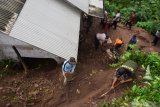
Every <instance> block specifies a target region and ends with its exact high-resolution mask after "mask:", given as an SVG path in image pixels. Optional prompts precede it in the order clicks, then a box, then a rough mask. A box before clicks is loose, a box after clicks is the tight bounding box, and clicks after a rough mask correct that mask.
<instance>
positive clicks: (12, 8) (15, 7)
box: [0, 0, 23, 34]
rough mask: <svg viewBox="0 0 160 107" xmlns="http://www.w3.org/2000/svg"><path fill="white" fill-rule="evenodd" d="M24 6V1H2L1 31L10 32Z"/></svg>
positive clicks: (0, 2)
mask: <svg viewBox="0 0 160 107" xmlns="http://www.w3.org/2000/svg"><path fill="white" fill-rule="evenodd" d="M22 7H23V3H22V2H19V1H16V0H1V1H0V31H1V32H4V33H7V34H8V33H9V32H10V30H11V28H12V26H13V24H14V22H15V21H16V18H17V16H18V14H19V13H20V11H21V9H22Z"/></svg>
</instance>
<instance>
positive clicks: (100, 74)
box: [0, 18, 159, 107]
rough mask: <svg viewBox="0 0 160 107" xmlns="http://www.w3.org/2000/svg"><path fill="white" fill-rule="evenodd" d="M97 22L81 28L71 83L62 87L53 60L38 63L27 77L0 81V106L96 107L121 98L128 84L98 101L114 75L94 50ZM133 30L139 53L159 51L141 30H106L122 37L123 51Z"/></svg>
mask: <svg viewBox="0 0 160 107" xmlns="http://www.w3.org/2000/svg"><path fill="white" fill-rule="evenodd" d="M99 21H100V20H99V19H96V18H95V19H94V23H93V26H92V28H91V30H90V32H89V33H85V24H84V25H83V27H82V28H81V29H82V32H83V33H84V38H85V39H84V40H83V42H82V43H81V44H80V46H79V52H78V63H77V67H76V72H75V79H74V80H73V81H71V82H69V83H68V84H67V86H63V77H62V74H61V64H60V65H58V66H57V65H56V64H55V62H54V61H49V63H48V62H46V63H44V61H42V62H43V63H40V64H37V65H38V66H36V67H34V69H31V71H30V73H29V77H28V78H23V76H22V73H19V74H17V75H15V76H8V77H4V78H1V79H0V107H5V106H7V107H24V106H27V107H29V106H33V107H99V104H100V102H101V101H103V100H106V101H108V102H110V101H112V100H113V99H114V98H117V97H119V96H122V95H123V93H124V91H125V90H126V89H127V87H128V88H129V87H130V86H132V83H129V84H124V85H122V86H120V87H118V88H116V89H115V90H114V91H113V92H110V93H109V94H108V95H107V96H106V97H105V98H104V99H98V96H99V95H101V94H102V93H103V92H105V91H107V90H108V89H109V88H110V86H111V82H112V77H113V75H114V72H115V68H110V67H109V64H110V63H111V61H110V60H109V59H108V55H107V53H106V52H104V51H102V50H101V49H99V50H98V51H95V49H94V36H95V34H96V33H97V32H105V30H103V29H102V28H101V26H100V25H99ZM136 30H139V31H140V36H139V37H138V43H137V44H138V46H139V47H140V48H141V49H142V50H144V51H147V52H150V51H159V48H158V47H159V45H158V46H156V47H153V46H152V44H151V41H152V39H153V37H152V36H151V35H150V34H148V33H147V32H146V31H144V30H143V29H141V28H136V27H133V29H132V30H127V28H125V27H124V26H123V25H121V24H119V25H118V28H117V29H116V30H113V29H110V30H109V31H108V32H107V33H108V35H109V36H110V37H111V39H112V40H113V41H114V40H115V39H116V38H117V37H122V39H123V41H124V42H125V44H124V45H123V47H122V49H121V50H122V51H125V50H126V46H127V43H128V41H129V39H130V38H131V37H130V36H129V34H130V33H133V32H134V31H136ZM47 61H48V60H47ZM27 62H30V61H27ZM32 62H36V61H32ZM28 65H29V64H28Z"/></svg>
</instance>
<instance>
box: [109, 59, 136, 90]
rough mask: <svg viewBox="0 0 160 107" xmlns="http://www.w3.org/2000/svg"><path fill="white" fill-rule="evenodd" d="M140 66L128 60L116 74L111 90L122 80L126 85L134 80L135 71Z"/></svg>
mask: <svg viewBox="0 0 160 107" xmlns="http://www.w3.org/2000/svg"><path fill="white" fill-rule="evenodd" d="M137 68H138V65H137V63H136V62H134V61H132V60H128V61H127V62H126V63H124V64H123V65H122V66H121V67H120V68H118V69H117V70H116V72H115V77H114V79H113V82H112V86H111V89H113V88H114V86H115V84H116V82H117V81H118V80H119V79H120V83H126V82H130V81H132V80H133V78H134V75H135V71H136V70H137Z"/></svg>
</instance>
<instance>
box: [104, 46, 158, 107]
mask: <svg viewBox="0 0 160 107" xmlns="http://www.w3.org/2000/svg"><path fill="white" fill-rule="evenodd" d="M132 48H133V49H132V50H131V51H126V52H124V54H123V55H121V56H120V57H119V62H118V64H117V66H118V65H120V64H122V63H124V62H125V61H127V60H134V61H136V62H137V63H138V64H139V66H140V67H142V68H145V69H146V75H145V77H144V78H143V79H144V80H143V81H144V82H143V81H141V82H140V83H138V82H135V85H134V86H133V87H132V88H131V89H128V90H127V92H126V93H125V95H124V96H123V97H120V98H118V99H116V100H114V101H112V103H110V104H109V107H110V106H111V107H118V106H121V107H130V106H133V107H137V106H142V107H143V106H144V107H151V106H152V107H155V106H156V104H158V103H160V100H159V99H160V93H159V92H160V84H159V83H160V72H159V70H160V56H159V55H158V53H145V52H142V51H140V50H139V49H138V48H137V46H136V45H135V46H132ZM114 65H116V64H114ZM114 67H115V66H114ZM103 105H104V104H103ZM106 105H107V104H106Z"/></svg>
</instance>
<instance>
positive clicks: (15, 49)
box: [12, 46, 29, 75]
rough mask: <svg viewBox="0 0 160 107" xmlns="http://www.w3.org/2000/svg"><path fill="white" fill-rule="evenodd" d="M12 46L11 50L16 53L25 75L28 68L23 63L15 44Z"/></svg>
mask: <svg viewBox="0 0 160 107" xmlns="http://www.w3.org/2000/svg"><path fill="white" fill-rule="evenodd" d="M12 48H13V50H14V51H15V53H16V54H17V56H18V60H19V61H20V62H21V64H22V66H23V68H24V73H25V75H27V74H28V71H29V70H28V68H27V66H26V64H25V63H24V61H23V59H22V57H21V55H20V53H19V52H18V50H17V48H16V47H15V46H12Z"/></svg>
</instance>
